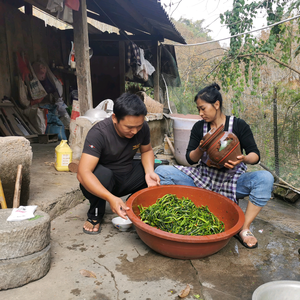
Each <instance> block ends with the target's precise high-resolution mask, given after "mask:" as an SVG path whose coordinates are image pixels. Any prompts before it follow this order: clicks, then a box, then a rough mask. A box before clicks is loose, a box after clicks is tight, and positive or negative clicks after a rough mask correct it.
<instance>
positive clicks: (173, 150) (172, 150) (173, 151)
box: [165, 134, 175, 156]
mask: <svg viewBox="0 0 300 300" xmlns="http://www.w3.org/2000/svg"><path fill="white" fill-rule="evenodd" d="M165 137H166V140H167V143H168V145H169V147H170V149H171V152H172V154H173V156H175V149H174V147H173V145H172V142H171V141H170V139H169V138H168V136H167V135H166V134H165Z"/></svg>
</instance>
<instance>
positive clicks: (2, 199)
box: [0, 179, 7, 209]
mask: <svg viewBox="0 0 300 300" xmlns="http://www.w3.org/2000/svg"><path fill="white" fill-rule="evenodd" d="M0 204H1V208H2V209H5V208H7V205H6V201H5V197H4V193H3V188H2V182H1V179H0Z"/></svg>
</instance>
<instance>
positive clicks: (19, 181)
mask: <svg viewBox="0 0 300 300" xmlns="http://www.w3.org/2000/svg"><path fill="white" fill-rule="evenodd" d="M21 185H22V165H18V171H17V177H16V184H15V193H14V200H13V208H18V207H19V206H20V195H21Z"/></svg>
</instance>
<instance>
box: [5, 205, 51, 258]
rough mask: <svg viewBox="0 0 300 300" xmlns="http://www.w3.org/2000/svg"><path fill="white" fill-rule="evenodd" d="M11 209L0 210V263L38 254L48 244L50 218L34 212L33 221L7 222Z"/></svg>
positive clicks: (44, 214)
mask: <svg viewBox="0 0 300 300" xmlns="http://www.w3.org/2000/svg"><path fill="white" fill-rule="evenodd" d="M11 212H12V209H0V262H1V260H2V259H12V258H18V257H23V256H26V255H30V254H32V253H35V252H39V251H41V250H42V249H44V248H45V247H46V246H48V245H49V244H50V216H49V215H48V214H47V213H45V212H43V211H39V210H37V211H35V214H34V215H35V216H40V217H39V218H37V219H35V220H24V221H15V222H8V221H6V220H7V218H8V217H9V216H10V214H11Z"/></svg>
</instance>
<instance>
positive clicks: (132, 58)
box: [126, 42, 141, 69]
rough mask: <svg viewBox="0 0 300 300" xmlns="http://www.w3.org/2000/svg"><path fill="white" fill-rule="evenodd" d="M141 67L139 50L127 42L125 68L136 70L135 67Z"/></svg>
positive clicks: (133, 44)
mask: <svg viewBox="0 0 300 300" xmlns="http://www.w3.org/2000/svg"><path fill="white" fill-rule="evenodd" d="M140 65H141V54H140V48H139V47H138V46H137V45H136V44H135V43H133V42H129V43H128V46H127V52H126V66H127V68H129V67H132V68H134V69H136V66H140Z"/></svg>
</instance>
